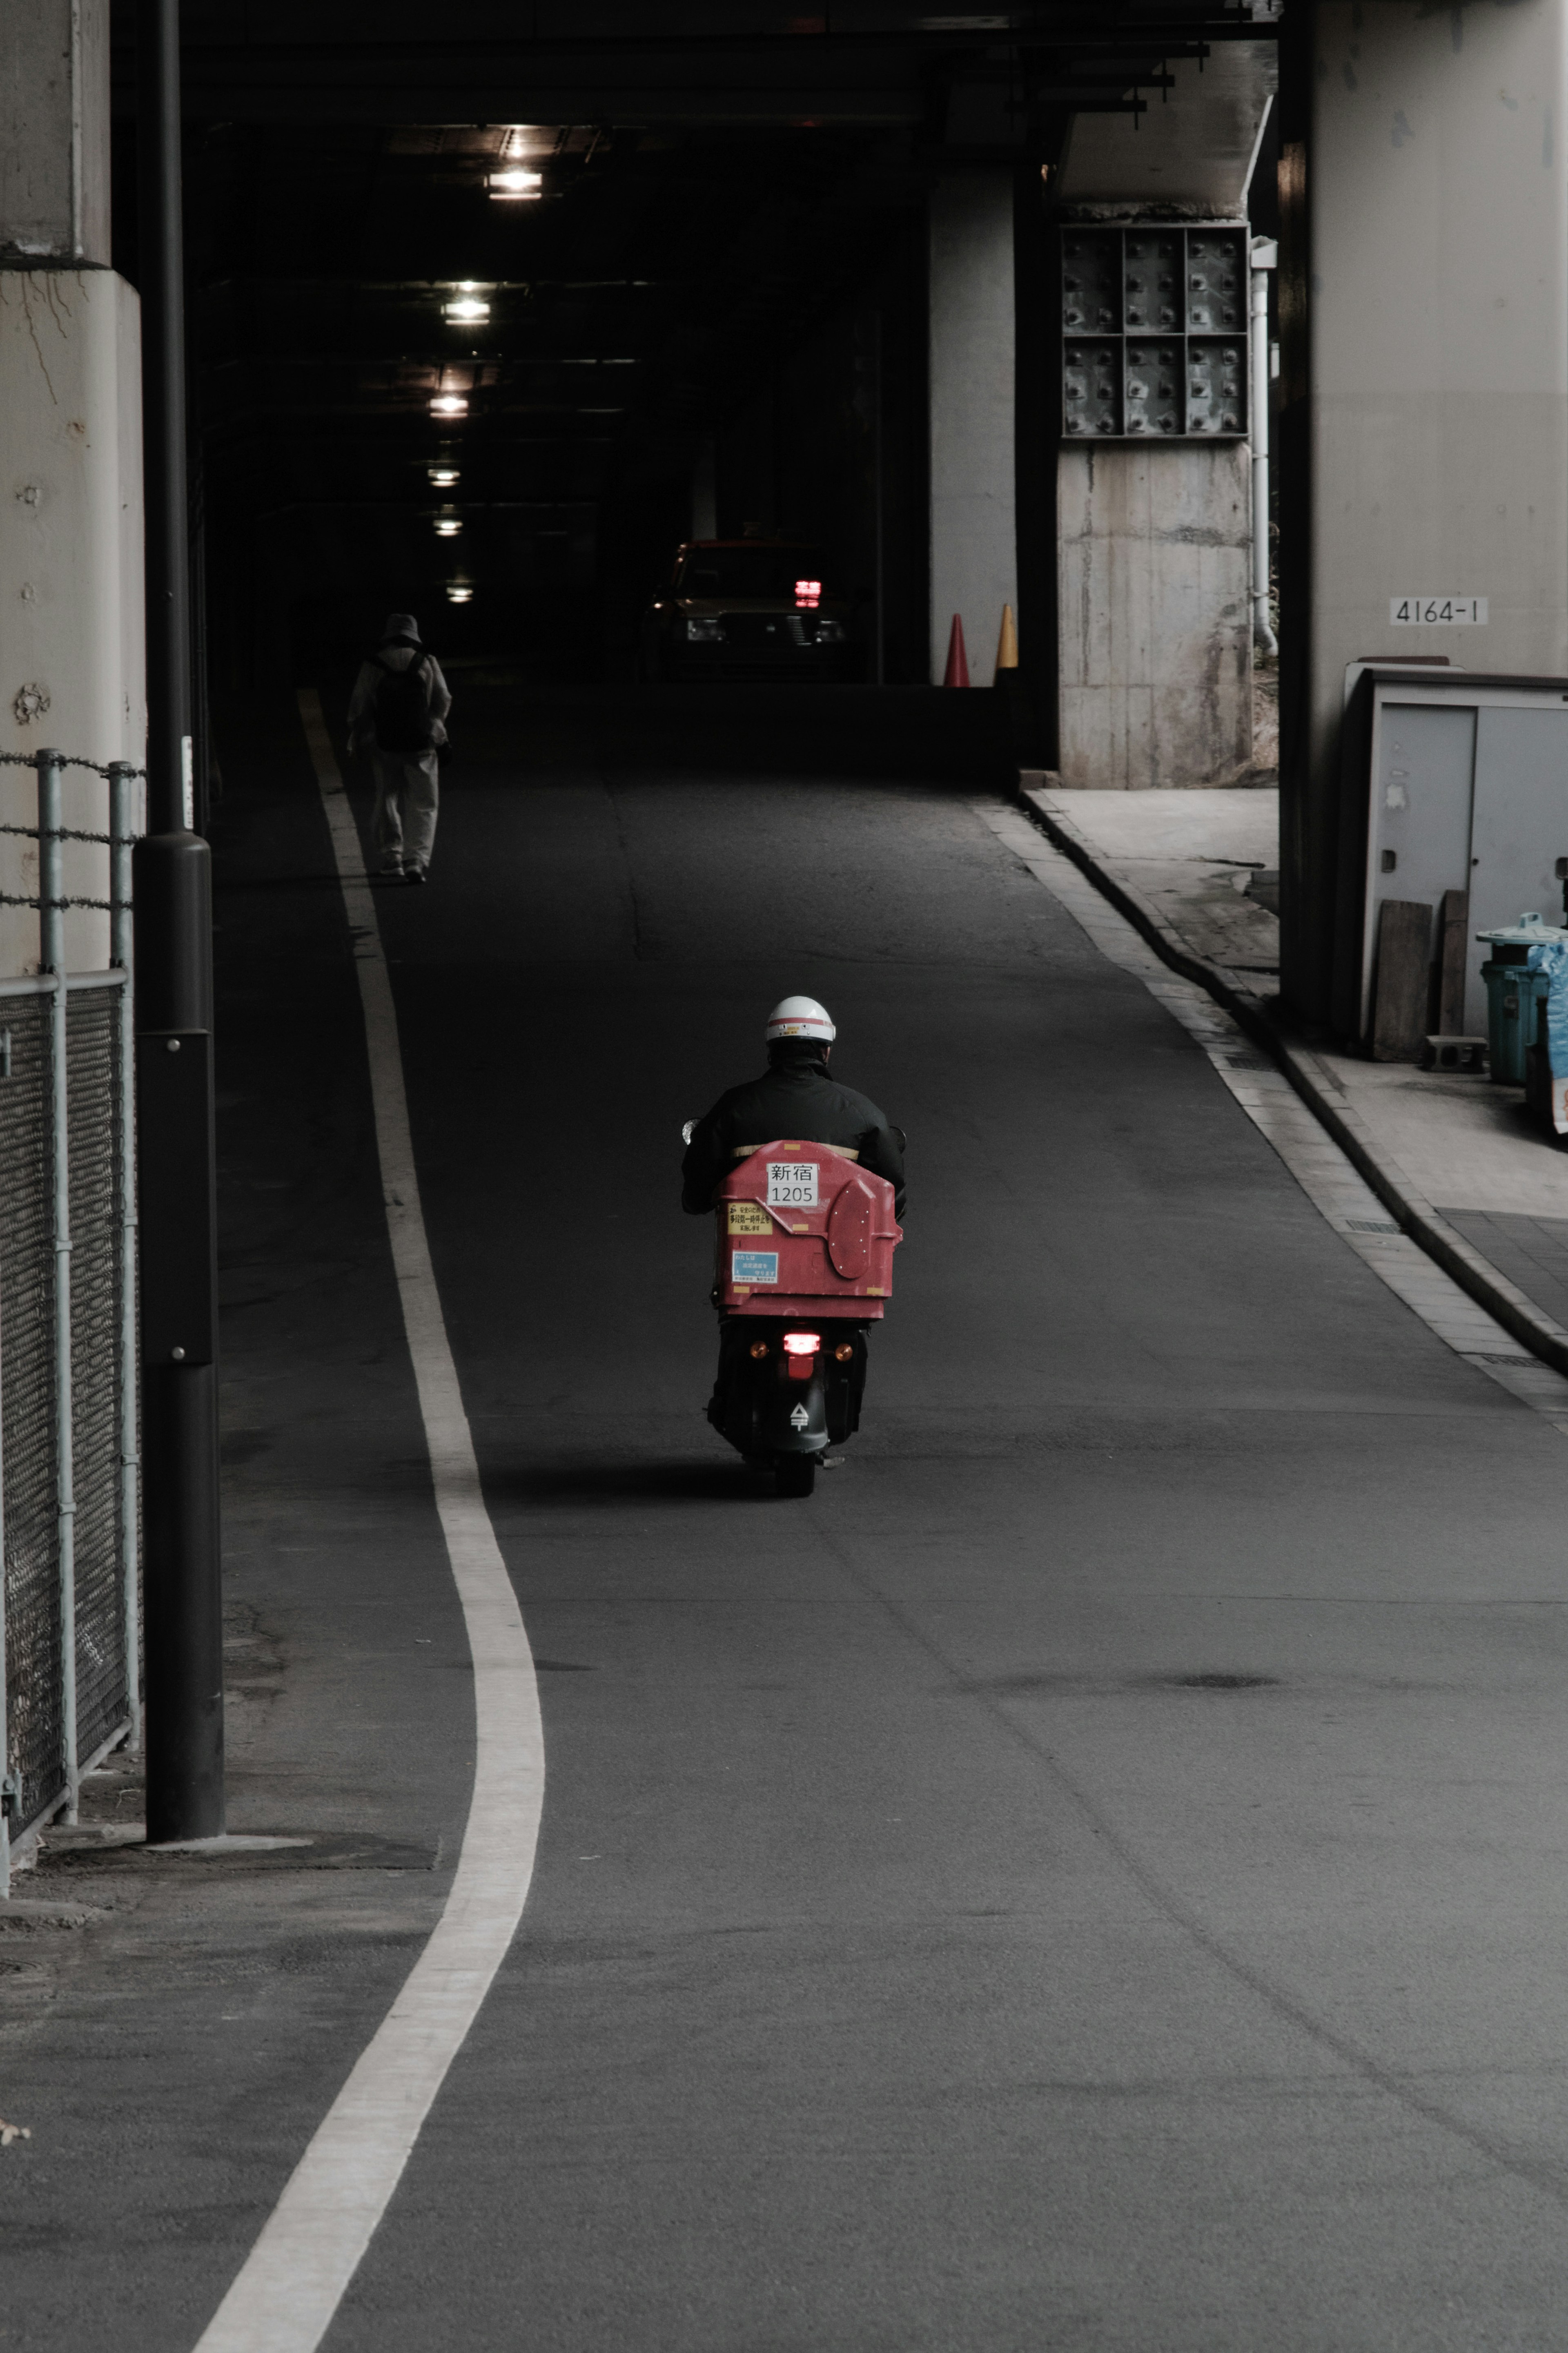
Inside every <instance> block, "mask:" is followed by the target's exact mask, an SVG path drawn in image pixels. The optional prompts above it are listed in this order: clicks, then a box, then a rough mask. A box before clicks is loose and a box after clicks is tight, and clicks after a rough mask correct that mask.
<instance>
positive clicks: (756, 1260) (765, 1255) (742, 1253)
mask: <svg viewBox="0 0 1568 2353" xmlns="http://www.w3.org/2000/svg"><path fill="white" fill-rule="evenodd" d="M778 1279H779V1254H778V1252H777V1250H731V1252H730V1280H731V1282H777V1281H778Z"/></svg>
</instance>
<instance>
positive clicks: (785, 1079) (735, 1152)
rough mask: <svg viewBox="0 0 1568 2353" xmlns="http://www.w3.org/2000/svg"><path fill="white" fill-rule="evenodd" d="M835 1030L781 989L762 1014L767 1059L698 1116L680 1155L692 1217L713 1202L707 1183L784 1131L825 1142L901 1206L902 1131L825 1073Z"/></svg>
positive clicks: (810, 1004) (812, 1004) (817, 1009)
mask: <svg viewBox="0 0 1568 2353" xmlns="http://www.w3.org/2000/svg"><path fill="white" fill-rule="evenodd" d="M835 1034H836V1033H835V1030H834V1027H833V1024H832V1022H831V1021H830V1020H829V1019H828V1017H827V1015H826V1012H825V1011H824V1009H823V1008H822V1007H821V1006H820V1005H818V1004H817V1002H816V998H815V997H785V998H784V1001H783V1003H782V1004H779V1005H776V1006H775V1007H774V1008H773V1011H772V1013H770V1014H769V1016H768V1026H767V1040H768V1067H767V1069H766V1070H765V1071H763V1074H762V1076H761V1078H757V1079H749V1080H748V1081H747V1082H745V1084H744V1085H743V1086H739V1087H731V1089H730V1091H729V1092H728V1093H727V1094H722V1095H721V1096H720V1098H719V1100H718V1102H717V1103H715V1104H714V1106H713V1108H712V1110H711V1111H710V1112H709V1113H707V1114H706V1116H705V1117H704V1118H702V1119H700V1120H699V1121H698V1122H697V1124H696V1126H695V1127H694V1128H693V1129H692V1132H691V1142H690V1144H689V1145H688V1147H687V1152H686V1158H685V1160H684V1161H683V1162H682V1163H681V1169H680V1177H681V1191H680V1206H681V1208H683V1209H685V1210H687V1211H688V1212H689V1215H690V1216H692V1217H694V1218H701V1217H706V1216H707V1214H708V1212H709V1211H710V1209H711V1208H712V1207H713V1192H714V1187H716V1186H717V1185H718V1184H720V1182H721V1180H722V1179H723V1178H724V1177H725V1176H728V1175H729V1173H730V1171H731V1168H733V1166H735V1163H736V1162H737V1161H738V1160H743V1159H744V1158H745V1156H746V1155H747V1153H749V1152H754V1151H755V1150H756V1148H757V1146H758V1145H760V1144H772V1143H773V1140H774V1138H775V1137H781V1136H790V1137H793V1138H795V1140H796V1141H797V1142H799V1143H801V1144H831V1145H833V1146H834V1147H835V1148H836V1150H837V1151H839V1152H843V1153H847V1155H849V1156H850V1157H851V1158H853V1159H858V1161H859V1162H860V1164H861V1166H862V1167H865V1168H869V1169H870V1170H871V1172H872V1174H873V1175H874V1176H885V1177H886V1178H887V1179H888V1182H889V1184H890V1185H891V1186H892V1187H893V1188H894V1214H895V1215H896V1216H897V1217H900V1218H901V1217H902V1216H903V1214H904V1154H903V1137H902V1136H901V1135H900V1133H899V1131H898V1129H897V1128H894V1127H889V1124H888V1123H887V1121H886V1120H885V1119H884V1118H883V1116H882V1114H881V1113H880V1112H879V1110H878V1109H877V1106H876V1104H875V1103H870V1102H868V1099H867V1098H866V1096H864V1095H862V1094H857V1093H856V1092H855V1090H854V1088H853V1087H847V1086H843V1085H841V1084H840V1083H839V1082H838V1081H837V1079H836V1078H834V1077H832V1076H831V1074H830V1073H829V1071H828V1068H827V1063H828V1057H829V1056H830V1054H831V1053H832V1051H833V1039H834V1036H835Z"/></svg>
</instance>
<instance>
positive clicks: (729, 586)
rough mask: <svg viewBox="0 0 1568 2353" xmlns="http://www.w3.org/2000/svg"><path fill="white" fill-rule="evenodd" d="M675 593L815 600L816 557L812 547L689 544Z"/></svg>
mask: <svg viewBox="0 0 1568 2353" xmlns="http://www.w3.org/2000/svg"><path fill="white" fill-rule="evenodd" d="M808 584H809V585H808ZM675 593H676V595H677V596H757V597H763V596H768V597H780V598H787V599H788V601H789V602H790V603H791V604H792V605H793V604H795V603H807V602H809V603H812V604H815V603H816V600H817V599H818V598H819V597H820V596H821V595H822V557H821V555H820V554H819V553H818V551H817V550H816V548H815V547H760V546H759V547H694V548H693V549H692V550H691V551H690V553H689V555H688V556H687V558H686V561H685V562H684V564H682V565H681V567H680V578H679V582H678V584H677V586H676V592H675Z"/></svg>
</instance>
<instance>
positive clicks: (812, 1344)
mask: <svg viewBox="0 0 1568 2353" xmlns="http://www.w3.org/2000/svg"><path fill="white" fill-rule="evenodd" d="M821 1345H822V1335H821V1333H820V1332H786V1333H785V1334H784V1354H785V1356H816V1352H817V1350H818V1349H819V1348H820V1347H821Z"/></svg>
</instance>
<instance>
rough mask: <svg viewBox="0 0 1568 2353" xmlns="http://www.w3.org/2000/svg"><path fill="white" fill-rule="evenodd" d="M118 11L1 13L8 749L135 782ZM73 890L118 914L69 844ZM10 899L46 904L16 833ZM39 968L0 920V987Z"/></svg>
mask: <svg viewBox="0 0 1568 2353" xmlns="http://www.w3.org/2000/svg"><path fill="white" fill-rule="evenodd" d="M108 33H109V5H108V0H28V5H26V7H20V6H11V7H8V8H5V10H4V11H0V93H3V94H0V121H3V122H4V134H3V144H0V153H3V156H4V161H3V163H0V501H3V512H0V750H5V751H6V752H19V753H23V754H31V753H33V752H36V751H37V749H38V748H39V747H40V746H41V745H49V746H52V747H53V748H55V749H58V750H59V751H62V752H65V753H68V754H73V755H74V756H76V757H77V758H79V759H87V760H98V761H109V760H121V759H124V760H131V761H133V762H135V763H136V764H137V765H141V762H142V752H143V746H144V743H145V733H146V730H145V691H144V681H143V653H142V649H143V629H142V609H143V597H142V430H141V416H142V402H141V380H142V379H141V358H140V343H139V334H138V306H137V301H136V296H135V293H134V291H133V290H132V288H131V287H129V286H127V285H126V284H125V282H124V280H121V279H120V278H118V277H116V276H115V275H114V273H113V272H112V270H110V269H109V267H108V261H109V75H108ZM65 804H66V806H65V821H66V823H67V825H68V826H73V827H79V828H81V829H82V830H83V831H90V832H101V831H103V830H104V828H105V825H106V819H107V807H108V804H107V800H106V798H105V788H104V787H103V786H102V785H101V784H100V781H99V780H98V779H97V778H94V777H90V776H83V775H82V773H81V772H80V771H79V770H68V771H67V772H66V780H65ZM0 818H4V820H5V822H6V823H8V824H14V825H17V824H19V825H30V824H32V823H34V822H35V821H36V813H35V809H34V796H33V779H32V777H31V776H29V775H28V773H27V771H26V769H16V768H14V767H9V766H6V767H0ZM65 888H66V892H67V893H68V895H70V896H77V895H80V896H83V897H91V898H99V899H106V898H107V897H108V895H109V891H108V861H107V856H106V854H105V853H104V852H102V851H101V850H100V849H96V848H92V847H89V846H88V845H84V844H81V843H77V842H68V843H67V844H66V849H65ZM0 890H3V891H5V892H9V893H12V894H14V895H16V896H18V897H22V896H30V895H35V894H36V893H37V851H36V849H34V847H33V845H32V844H31V843H24V842H22V841H20V840H19V839H18V838H17V837H16V835H14V834H0ZM66 952H67V955H68V960H69V962H70V964H71V965H72V966H73V967H75V968H76V969H78V970H84V971H91V970H94V969H99V968H101V967H102V966H103V965H106V964H107V963H108V961H109V919H108V916H107V915H105V914H100V913H93V912H89V911H87V910H80V909H73V910H72V911H71V912H70V913H68V916H67V919H66ZM37 955H38V936H37V916H36V915H35V914H34V913H31V912H30V911H29V910H27V909H25V908H17V907H6V906H0V975H10V974H16V973H21V972H27V971H31V970H33V969H34V968H35V967H36V965H37Z"/></svg>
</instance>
